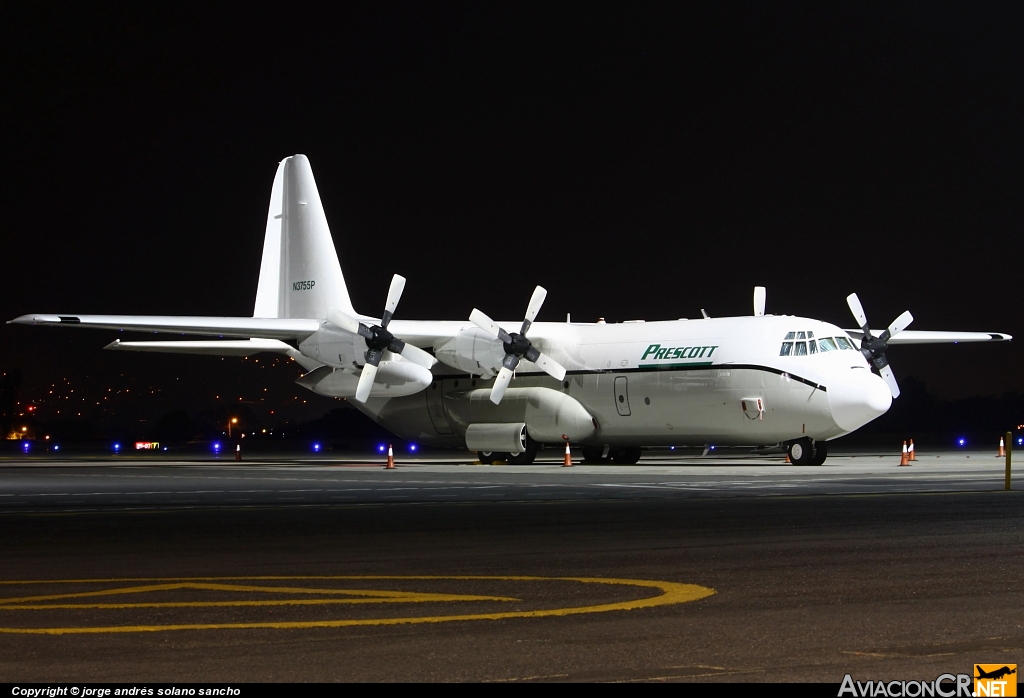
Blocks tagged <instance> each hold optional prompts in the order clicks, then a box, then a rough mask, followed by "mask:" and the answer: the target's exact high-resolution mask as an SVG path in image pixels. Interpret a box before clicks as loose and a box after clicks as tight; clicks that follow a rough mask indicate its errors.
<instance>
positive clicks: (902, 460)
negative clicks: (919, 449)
mask: <svg viewBox="0 0 1024 698" xmlns="http://www.w3.org/2000/svg"><path fill="white" fill-rule="evenodd" d="M900 465H910V461H909V460H908V455H907V442H906V441H904V442H903V455H901V456H900Z"/></svg>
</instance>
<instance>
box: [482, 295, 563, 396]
mask: <svg viewBox="0 0 1024 698" xmlns="http://www.w3.org/2000/svg"><path fill="white" fill-rule="evenodd" d="M547 295H548V292H547V291H546V290H544V288H543V287H542V286H538V287H537V288H536V289H534V291H533V296H532V297H531V298H530V305H529V306H528V307H527V308H526V319H525V320H523V326H522V328H521V329H520V330H519V332H512V333H511V334H510V333H508V332H506V331H505V330H503V329H502V328H501V327H499V326H498V323H496V322H494V320H492V319H491V318H489V317H487V316H486V315H484V314H483V313H481V312H480V311H479V310H477V309H476V308H473V312H472V313H470V314H469V320H470V322H472V323H473V324H474V325H476V326H477V327H479V328H480V329H482V330H483V331H484V332H486V333H488V334H489V335H491V336H493V337H497V338H498V339H500V340H501V342H502V344H503V345H504V349H505V358H504V359H503V360H502V362H501V370H500V371H499V372H498V377H497V378H495V379H494V387H492V388H491V402H493V403H494V404H495V405H497V404H498V403H500V402H501V398H502V396H503V395H504V394H505V389H506V388H508V384H509V381H511V380H512V372H513V371H515V370H516V366H518V365H519V360H520V359H526V360H527V361H532V362H533V363H535V364H537V366H538V367H539V368H540V369H541V370H543V371H544V372H545V373H547V374H548V375H550V376H552V377H554V378H556V379H558V380H562V379H563V378H565V369H564V368H562V365H561V364H560V363H558V362H557V361H555V360H554V359H552V358H551V357H550V356H548V355H547V354H544V353H542V352H540V351H539V350H538V349H537V348H536V347H534V346H533V344H531V343H530V340H529V339H527V338H526V333H527V331H528V330H529V329H530V325H532V324H533V321H534V320H535V319H536V318H537V313H539V312H540V307H541V306H542V305H543V304H544V299H545V298H547Z"/></svg>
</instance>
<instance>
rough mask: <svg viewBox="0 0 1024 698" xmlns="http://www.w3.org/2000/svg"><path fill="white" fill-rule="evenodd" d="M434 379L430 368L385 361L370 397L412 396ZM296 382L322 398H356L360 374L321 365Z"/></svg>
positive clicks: (410, 363)
mask: <svg viewBox="0 0 1024 698" xmlns="http://www.w3.org/2000/svg"><path fill="white" fill-rule="evenodd" d="M431 378H432V375H431V373H430V371H429V370H428V369H425V368H423V367H422V366H418V365H417V364H414V363H412V362H411V361H400V360H391V361H388V360H384V361H381V363H380V367H379V368H378V369H377V375H376V376H375V378H374V382H373V387H372V388H370V395H369V397H402V396H403V395H412V394H414V393H418V392H420V391H421V390H424V389H425V388H426V387H427V386H428V385H430V381H431ZM295 382H296V383H298V384H299V385H301V386H302V387H304V388H308V389H310V390H312V391H313V392H314V393H319V394H321V395H329V396H330V397H355V394H356V388H357V387H358V385H359V372H358V371H356V370H353V369H340V368H337V369H336V368H333V367H331V366H321V367H320V368H318V369H315V370H313V371H310V372H309V373H307V374H305V375H304V376H302V377H301V378H299V379H298V380H297V381H295Z"/></svg>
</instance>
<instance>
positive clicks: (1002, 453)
mask: <svg viewBox="0 0 1024 698" xmlns="http://www.w3.org/2000/svg"><path fill="white" fill-rule="evenodd" d="M996 458H1006V444H1005V443H1003V437H1002V436H1000V437H999V453H997V454H996Z"/></svg>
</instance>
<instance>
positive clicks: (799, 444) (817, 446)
mask: <svg viewBox="0 0 1024 698" xmlns="http://www.w3.org/2000/svg"><path fill="white" fill-rule="evenodd" d="M786 453H787V454H789V459H790V460H791V461H793V464H794V465H821V464H822V463H824V462H825V458H826V457H827V456H828V444H827V442H825V441H811V440H810V439H808V438H806V437H804V438H802V439H796V440H795V441H790V442H789V443H788V444H786Z"/></svg>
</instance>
